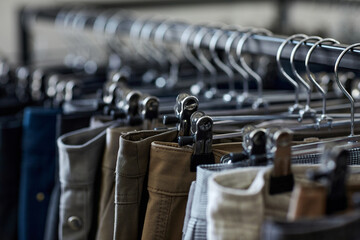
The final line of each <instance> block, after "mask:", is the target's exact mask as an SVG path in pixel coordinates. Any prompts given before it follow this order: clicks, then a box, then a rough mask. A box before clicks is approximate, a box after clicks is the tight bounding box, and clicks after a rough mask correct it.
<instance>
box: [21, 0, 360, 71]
mask: <svg viewBox="0 0 360 240" xmlns="http://www.w3.org/2000/svg"><path fill="white" fill-rule="evenodd" d="M216 2H217V1H211V3H216ZM226 2H231V3H234V2H236V1H235V0H231V1H226ZM280 2H287V1H280ZM158 4H160V5H161V4H164V2H158ZM176 4H179V3H177V2H172V3H171V4H170V6H171V5H176ZM184 4H189V2H188V1H185V2H184ZM193 4H201V1H196V2H195V3H193ZM91 6H96V7H97V8H96V9H98V10H99V13H100V12H101V10H102V9H104V8H108V7H110V5H98V6H97V5H91ZM116 6H119V5H116ZM120 6H121V8H119V10H120V9H127V8H133V7H135V6H137V4H136V3H133V4H131V3H129V4H123V5H120ZM145 6H150V5H148V4H145ZM63 9H64V8H60V7H56V8H42V9H41V8H38V9H23V10H22V11H21V12H20V15H19V16H20V20H21V21H20V22H22V23H23V24H22V27H20V32H21V35H22V41H21V42H22V43H21V45H22V49H23V51H22V59H23V61H24V62H27V61H28V60H29V41H28V39H27V38H28V36H27V34H29V29H28V26H26V25H28V24H26V23H27V22H28V21H27V20H29V19H36V21H45V22H48V23H54V22H55V19H56V17H57V14H58V13H59V12H60V10H63ZM69 9H71V8H69ZM89 9H93V8H92V7H89ZM90 18H91V17H90ZM90 18H89V20H88V21H86V26H85V27H87V28H89V29H90V28H92V27H93V23H94V21H95V19H96V17H92V19H90ZM135 21H136V18H132V17H130V18H128V19H126V21H123V20H122V23H121V26H120V27H118V28H117V34H121V35H123V34H129V32H130V28H131V26H132V23H134V22H135ZM151 21H153V22H154V23H155V24H160V23H161V21H158V22H156V20H151ZM169 23H170V22H169ZM171 25H172V26H171V27H170V28H169V29H168V30H167V31H166V33H165V36H164V42H165V43H179V42H180V39H181V35H182V33H183V31H184V30H185V29H186V28H187V27H188V26H189V24H188V23H182V22H171ZM193 37H194V36H192V38H193ZM286 38H287V37H285V36H280V35H272V36H263V35H256V34H255V35H253V36H252V37H250V38H249V39H248V40H247V42H246V43H245V46H244V50H243V52H246V53H250V54H258V55H267V56H270V57H275V56H276V53H277V50H278V48H279V46H280V44H281V43H282V42H283V41H284V40H285V39H286ZM210 39H211V36H206V37H205V38H204V39H203V40H202V44H201V47H203V48H208V47H209V43H210ZM191 40H193V39H190V41H189V43H190V44H192V41H191ZM225 41H226V38H225V37H222V38H221V39H219V41H218V43H217V49H218V50H223V49H224V47H225ZM292 43H293V45H294V44H296V43H298V41H292ZM313 44H314V43H311V42H308V43H307V44H306V46H305V45H304V46H301V47H300V49H299V50H298V51H297V54H296V56H295V61H301V62H303V61H304V60H305V56H306V54H307V52H308V50H309V49H310V47H311V46H312V45H313ZM290 46H291V44H290V43H289V44H288V45H287V47H285V49H284V50H283V52H282V55H281V57H282V59H289V58H290V54H291V50H292V48H293V46H291V47H290ZM347 46H348V45H345V44H339V45H336V44H335V45H327V44H322V45H321V47H318V49H316V50H315V51H314V53H313V54H312V57H311V60H310V63H311V64H319V65H322V66H325V67H328V68H329V69H331V68H332V69H333V67H334V65H335V62H336V59H337V58H338V56H339V55H340V53H341V52H342V51H343V50H344V49H345V48H346V47H347ZM233 47H234V46H233ZM359 53H360V49H359V50H358V49H354V50H352V51H350V52H348V53H347V54H346V55H345V56H344V57H343V59H342V61H341V67H343V68H347V69H348V70H353V71H356V70H358V69H360V54H359Z"/></svg>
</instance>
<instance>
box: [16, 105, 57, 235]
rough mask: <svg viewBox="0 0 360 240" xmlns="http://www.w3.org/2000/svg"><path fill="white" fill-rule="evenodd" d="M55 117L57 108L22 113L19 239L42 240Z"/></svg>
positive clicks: (50, 184)
mask: <svg viewBox="0 0 360 240" xmlns="http://www.w3.org/2000/svg"><path fill="white" fill-rule="evenodd" d="M58 114H59V111H58V110H56V109H46V108H37V107H31V108H26V109H25V110H24V117H23V142H22V147H23V150H22V153H23V155H22V162H21V175H20V193H19V221H18V235H19V239H20V240H25V239H35V240H37V239H43V235H44V228H45V222H46V216H47V210H48V205H49V201H50V195H51V192H52V189H53V186H54V176H55V158H56V119H57V115H58Z"/></svg>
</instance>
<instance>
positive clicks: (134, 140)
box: [114, 130, 177, 240]
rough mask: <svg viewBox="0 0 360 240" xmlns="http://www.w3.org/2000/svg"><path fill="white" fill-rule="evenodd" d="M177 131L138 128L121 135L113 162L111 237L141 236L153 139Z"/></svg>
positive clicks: (165, 137)
mask: <svg viewBox="0 0 360 240" xmlns="http://www.w3.org/2000/svg"><path fill="white" fill-rule="evenodd" d="M176 137H177V131H150V130H145V131H138V132H130V133H127V134H124V135H122V136H121V137H120V143H119V152H118V159H117V162H116V183H115V225H114V239H116V240H120V239H129V240H131V239H140V238H141V233H142V229H143V223H144V218H145V211H146V206H147V201H148V193H147V189H146V186H147V173H148V164H149V159H150V146H151V143H152V142H153V141H167V142H172V141H174V140H175V139H176Z"/></svg>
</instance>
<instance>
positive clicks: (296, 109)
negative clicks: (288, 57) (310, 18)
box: [276, 34, 307, 114]
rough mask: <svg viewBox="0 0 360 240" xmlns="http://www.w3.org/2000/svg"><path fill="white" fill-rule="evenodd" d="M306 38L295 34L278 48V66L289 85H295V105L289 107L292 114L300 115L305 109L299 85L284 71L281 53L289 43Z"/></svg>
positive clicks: (303, 35)
mask: <svg viewBox="0 0 360 240" xmlns="http://www.w3.org/2000/svg"><path fill="white" fill-rule="evenodd" d="M306 37H307V36H306V35H305V34H294V35H292V36H290V37H288V38H287V39H285V40H284V42H282V43H281V45H280V47H279V48H278V50H277V53H276V62H277V66H278V68H279V70H280V72H281V73H282V75H283V76H284V77H285V78H286V79H287V80H288V81H289V83H290V84H291V85H293V87H294V89H295V103H294V105H293V106H291V107H289V112H290V113H291V114H298V113H299V112H300V110H302V109H303V108H304V107H303V106H302V105H300V104H299V84H298V83H297V81H295V80H294V79H293V78H292V77H290V75H289V74H287V72H286V71H285V70H284V67H283V66H282V64H281V61H280V59H281V53H282V52H283V50H284V48H285V46H286V44H287V43H289V42H291V41H293V40H295V39H298V38H306Z"/></svg>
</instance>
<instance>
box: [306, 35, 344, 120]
mask: <svg viewBox="0 0 360 240" xmlns="http://www.w3.org/2000/svg"><path fill="white" fill-rule="evenodd" d="M324 42H330V43H333V44H340V42H339V41H337V40H335V39H332V38H325V39H322V40H319V41H317V42H316V43H315V44H314V45H313V46H312V47H311V48H310V50H309V51H308V53H307V54H306V58H305V67H306V72H307V74H308V78H309V80H310V81H312V83H313V84H314V86H315V87H316V89H317V90H318V91H319V92H320V93H321V95H322V98H323V106H322V114H321V116H320V117H319V118H317V120H316V121H317V123H318V124H319V126H320V125H321V124H323V123H327V124H329V125H330V126H331V123H332V118H331V117H329V116H327V115H326V92H325V90H324V89H323V88H322V87H321V86H320V84H318V82H317V81H316V79H315V78H314V74H312V73H311V71H310V68H309V60H310V57H311V54H312V53H313V51H314V50H315V48H316V47H317V46H321V44H322V43H324Z"/></svg>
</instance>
